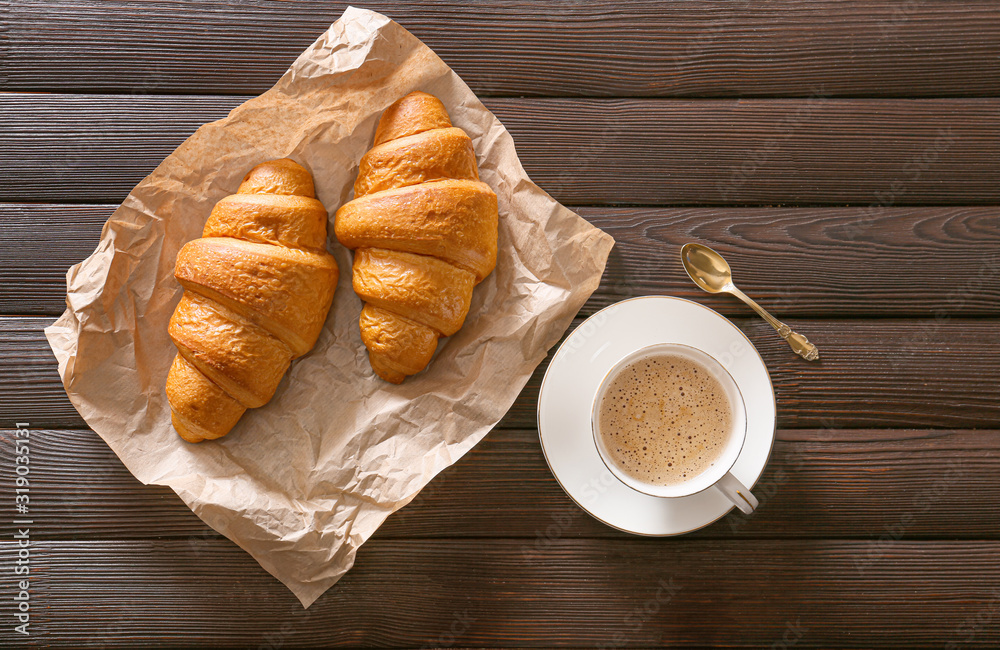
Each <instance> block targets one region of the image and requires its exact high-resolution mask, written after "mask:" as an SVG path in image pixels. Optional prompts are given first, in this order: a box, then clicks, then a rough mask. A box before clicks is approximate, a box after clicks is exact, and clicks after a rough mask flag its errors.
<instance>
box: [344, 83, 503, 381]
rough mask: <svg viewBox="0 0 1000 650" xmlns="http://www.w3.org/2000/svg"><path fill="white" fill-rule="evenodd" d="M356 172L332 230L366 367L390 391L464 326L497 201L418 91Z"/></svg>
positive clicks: (491, 254) (430, 99)
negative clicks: (347, 259)
mask: <svg viewBox="0 0 1000 650" xmlns="http://www.w3.org/2000/svg"><path fill="white" fill-rule="evenodd" d="M359 167H360V169H359V172H358V178H357V181H356V182H355V184H354V199H353V200H352V201H350V202H348V203H346V204H344V205H343V206H342V207H341V208H340V209H339V210H338V211H337V214H336V218H335V221H334V230H335V232H336V235H337V239H338V240H339V241H340V243H341V244H343V245H344V246H346V247H347V248H350V249H352V250H354V251H355V255H354V265H353V269H352V270H353V284H354V291H355V292H356V293H357V294H358V296H359V297H361V299H362V300H364V301H365V306H364V308H363V309H362V311H361V319H360V327H361V339H362V341H364V344H365V347H367V348H368V359H369V362H370V363H371V366H372V369H373V370H374V371H375V373H376V374H377V375H378V376H379V377H381V378H382V379H385V380H386V381H390V382H392V383H395V384H398V383H400V382H402V381H403V379H405V378H406V376H407V375H413V374H416V373H418V372H420V371H421V370H423V369H424V368H425V367H426V366H427V364H428V363H429V362H430V360H431V356H433V354H434V350H435V349H436V347H437V342H438V339H439V338H440V337H442V336H450V335H452V334H454V333H455V332H457V331H458V330H459V328H461V327H462V323H463V322H464V321H465V317H466V315H467V314H468V313H469V304H470V302H471V300H472V290H473V287H474V286H475V285H477V284H478V283H480V282H482V281H483V279H484V278H485V277H486V276H488V275H489V274H490V273H491V272H492V271H493V268H494V267H495V266H496V259H497V221H498V215H497V196H496V194H495V193H494V192H493V190H491V189H490V187H489V186H488V185H487V184H486V183H483V182H481V181H480V180H479V170H478V168H477V167H476V154H475V151H474V150H473V148H472V140H471V139H470V138H469V136H468V135H467V134H466V133H465V131H463V130H462V129H460V128H456V127H453V126H452V125H451V120H450V119H449V117H448V112H447V111H446V110H445V107H444V105H443V104H442V103H441V101H440V100H439V99H437V98H436V97H434V96H433V95H428V94H426V93H421V92H414V93H410V94H409V95H407V96H406V97H403V98H402V99H400V100H399V101H397V102H396V103H395V104H393V105H392V106H390V107H389V108H388V109H386V111H385V113H383V114H382V118H381V120H379V124H378V128H377V130H376V132H375V144H374V146H373V148H372V149H371V150H370V151H368V153H366V154H365V156H364V157H363V158H362V159H361V163H360V165H359Z"/></svg>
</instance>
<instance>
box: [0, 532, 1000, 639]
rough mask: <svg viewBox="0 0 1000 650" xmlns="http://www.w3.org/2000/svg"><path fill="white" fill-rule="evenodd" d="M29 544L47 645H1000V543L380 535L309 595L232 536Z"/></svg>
mask: <svg viewBox="0 0 1000 650" xmlns="http://www.w3.org/2000/svg"><path fill="white" fill-rule="evenodd" d="M16 552H17V545H16V542H13V541H6V540H5V541H3V542H2V543H0V556H2V557H3V561H4V563H5V564H6V565H8V566H10V565H11V563H13V562H14V554H15V553H16ZM30 552H31V563H32V569H33V573H32V579H31V585H30V594H31V595H30V598H31V601H30V602H31V613H32V619H31V625H32V627H31V631H32V634H33V635H34V636H32V637H31V638H30V640H32V641H34V640H36V639H44V642H45V643H46V644H52V645H78V644H80V643H82V642H83V641H84V640H85V641H86V642H87V643H100V644H102V645H111V646H124V647H135V646H137V645H149V644H156V645H168V646H179V645H199V646H203V645H211V646H213V647H215V646H226V647H229V646H233V647H306V646H309V647H315V646H317V645H321V646H330V645H350V646H359V645H397V646H408V647H415V646H419V645H422V644H427V645H429V646H433V647H439V646H449V645H452V644H459V645H462V646H496V645H523V646H545V647H553V646H594V645H604V646H607V645H611V646H619V645H624V644H626V643H628V644H634V645H643V646H691V645H699V646H702V645H712V646H715V645H726V646H750V647H758V648H759V647H772V646H773V644H775V643H778V644H781V643H782V642H783V641H782V639H783V637H784V641H785V642H786V643H787V642H789V641H796V642H801V646H802V647H831V646H832V647H866V648H871V647H907V648H913V647H929V646H930V645H932V644H933V645H935V646H937V647H940V646H942V645H945V644H947V643H949V642H955V643H959V642H960V643H962V644H963V647H964V644H965V643H966V642H972V643H973V645H975V646H979V647H990V646H993V647H995V646H996V644H997V643H1000V627H998V626H996V625H991V624H989V622H990V621H991V620H995V616H996V608H997V601H998V597H997V587H996V586H997V584H998V583H1000V568H998V567H997V563H996V558H997V555H998V553H1000V543H998V542H951V541H940V542H905V541H896V542H892V543H887V544H885V545H884V546H883V547H877V546H874V545H872V544H870V543H869V542H864V541H838V540H755V541H754V542H753V543H748V542H747V541H744V540H730V541H725V540H718V541H711V540H703V539H689V538H684V539H677V540H657V539H628V540H624V539H623V540H620V541H618V542H617V543H615V544H613V545H612V544H609V543H608V542H607V541H606V540H557V541H555V542H553V544H552V545H551V547H550V548H549V549H548V550H547V551H546V553H545V555H544V556H543V557H541V558H537V559H535V560H533V559H531V558H530V557H525V554H524V548H523V543H522V542H521V541H518V540H490V539H479V540H447V539H444V540H373V541H371V542H369V543H368V544H366V545H365V546H363V547H362V548H361V550H360V551H359V553H358V558H357V563H356V564H355V566H354V568H353V569H352V570H351V571H350V572H348V573H347V575H346V576H344V578H343V579H342V580H341V581H340V582H339V583H338V584H337V585H335V586H334V587H333V588H332V589H331V590H330V591H328V592H327V593H326V594H325V595H324V596H322V597H321V598H320V599H319V600H318V601H317V602H316V603H315V604H314V605H313V606H312V607H311V608H310V609H309V610H302V608H301V606H300V605H299V603H298V602H297V601H296V600H295V598H294V597H293V596H292V594H291V593H290V592H288V591H287V590H286V589H285V588H284V587H283V586H282V585H280V584H279V583H278V582H277V581H276V580H275V579H274V578H272V577H270V576H269V575H267V574H266V573H265V572H264V571H263V570H262V569H261V568H260V567H259V566H258V565H257V564H256V563H255V562H254V560H253V559H252V558H250V556H249V555H247V554H246V553H244V552H243V551H242V550H241V549H239V548H238V547H236V546H235V545H234V544H232V543H230V542H229V541H227V540H213V541H211V542H208V543H206V544H205V545H203V546H200V547H194V548H192V547H191V546H190V545H189V544H188V543H187V542H186V541H184V540H165V541H95V542H47V541H40V542H37V543H34V544H32V545H31V548H30ZM867 558H871V559H872V561H871V562H870V563H869V564H864V560H865V559H867ZM13 602H14V601H13V600H12V599H11V598H5V599H3V601H2V602H0V611H2V612H3V615H4V617H5V619H6V620H10V621H12V620H13V611H12V610H13ZM977 616H979V618H978V619H977ZM970 621H971V622H970ZM970 626H971V627H970ZM13 636H14V635H13V634H10V636H8V637H7V639H10V641H9V642H10V643H13V642H15V641H16V640H15V639H13V638H12V637H13ZM5 640H6V639H5ZM777 647H782V646H780V645H779V646H777Z"/></svg>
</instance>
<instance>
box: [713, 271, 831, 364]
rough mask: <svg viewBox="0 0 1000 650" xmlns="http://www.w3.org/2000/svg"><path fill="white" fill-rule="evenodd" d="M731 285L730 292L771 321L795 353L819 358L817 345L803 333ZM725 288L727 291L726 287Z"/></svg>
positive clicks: (804, 356)
mask: <svg viewBox="0 0 1000 650" xmlns="http://www.w3.org/2000/svg"><path fill="white" fill-rule="evenodd" d="M730 286H731V287H732V288H731V289H729V293H731V294H733V295H734V296H736V297H737V298H739V299H740V300H742V301H743V302H745V303H746V304H747V305H749V306H750V308H751V309H753V310H754V311H755V312H757V313H758V314H760V317H761V318H763V319H764V320H766V321H767V322H768V323H770V324H771V327H773V328H774V329H775V330H777V332H778V336H780V337H781V338H783V339H785V341H787V342H788V345H789V346H790V347H791V348H792V351H793V352H795V354H797V355H799V356H800V357H802V358H803V359H806V360H807V361H815V360H816V359H819V350H818V349H817V348H816V346H815V345H813V344H812V343H810V342H809V339H807V338H806V337H804V336H802V335H801V334H798V333H797V332H793V331H792V328H791V327H789V326H788V325H785V324H784V323H782V322H781V321H780V320H778V319H777V318H775V317H774V316H772V315H771V314H769V313H767V310H766V309H764V308H763V307H761V306H760V305H758V304H757V302H756V301H755V300H754V299H753V298H751V297H750V296H748V295H746V294H745V293H743V292H742V291H740V290H739V289H737V288H736V287H735V286H733V285H730ZM723 290H724V291H725V289H723Z"/></svg>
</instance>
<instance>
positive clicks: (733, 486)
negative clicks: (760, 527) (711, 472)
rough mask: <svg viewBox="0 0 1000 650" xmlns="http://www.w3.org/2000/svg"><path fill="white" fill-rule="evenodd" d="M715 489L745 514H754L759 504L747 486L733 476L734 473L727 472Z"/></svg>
mask: <svg viewBox="0 0 1000 650" xmlns="http://www.w3.org/2000/svg"><path fill="white" fill-rule="evenodd" d="M715 487H717V488H718V489H719V491H720V492H722V493H723V494H725V495H726V498H727V499H729V500H730V501H732V502H733V504H734V505H735V506H736V507H737V508H739V509H740V510H742V511H743V512H744V513H745V514H748V515H749V514H750V513H751V512H753V511H754V509H755V508H756V507H757V504H758V503H759V502H758V501H757V497H755V496H754V495H753V494H751V492H750V490H748V489H746V486H744V485H743V483H741V482H740V480H739V479H738V478H736V477H735V476H733V474H732V472H726V475H725V476H723V477H722V478H721V479H719V482H718V483H716V484H715Z"/></svg>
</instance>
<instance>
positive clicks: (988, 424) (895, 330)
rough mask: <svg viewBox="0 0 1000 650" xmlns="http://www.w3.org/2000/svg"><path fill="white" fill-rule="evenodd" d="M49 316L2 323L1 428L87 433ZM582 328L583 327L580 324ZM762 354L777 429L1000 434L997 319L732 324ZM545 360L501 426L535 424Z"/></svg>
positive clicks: (743, 321) (746, 321)
mask: <svg viewBox="0 0 1000 650" xmlns="http://www.w3.org/2000/svg"><path fill="white" fill-rule="evenodd" d="M49 322H50V319H47V318H16V317H8V318H0V423H3V422H14V421H19V422H24V421H27V422H31V423H32V425H33V426H37V427H45V428H69V429H72V428H84V427H85V426H86V424H85V423H84V422H83V421H82V420H81V419H80V417H79V415H77V414H76V411H75V410H74V409H73V406H72V405H71V404H70V403H69V400H68V398H67V397H66V395H65V393H64V392H63V389H62V384H61V382H60V381H59V377H58V374H57V373H56V362H55V357H53V356H52V353H51V351H50V350H49V347H48V344H47V342H46V341H45V340H44V337H43V335H42V328H43V327H44V326H45V325H47V324H48V323H49ZM576 322H577V323H578V322H579V321H576ZM733 322H734V323H735V324H736V325H737V326H738V327H740V328H741V329H742V330H743V331H744V332H745V333H746V335H747V336H748V337H749V338H750V340H751V341H752V342H753V344H754V345H755V346H756V348H757V349H758V350H759V352H760V354H761V356H762V357H763V359H764V361H765V363H766V364H767V367H768V369H769V371H770V374H771V382H772V383H773V384H774V389H775V394H776V396H777V402H778V426H779V427H780V428H788V429H802V428H816V427H822V428H849V429H860V428H882V427H904V428H919V429H933V428H962V429H965V428H985V429H993V428H1000V402H998V401H997V399H996V386H997V385H998V384H1000V366H998V364H997V363H996V359H997V358H998V357H1000V337H998V336H997V333H998V330H1000V325H998V322H997V321H996V320H988V319H958V318H951V317H949V316H948V315H947V314H945V315H944V316H943V318H942V319H941V320H938V319H922V320H908V319H907V320H904V319H887V320H823V321H819V320H796V319H789V320H788V321H787V322H788V324H789V326H791V327H792V328H793V329H795V330H797V331H799V332H801V333H803V334H805V335H806V336H808V337H809V338H810V340H812V341H813V342H814V343H816V344H817V345H818V346H819V348H820V350H821V353H822V354H821V358H820V360H819V361H818V362H815V363H809V362H806V361H804V360H802V359H800V358H799V357H797V356H795V355H794V354H792V353H791V351H790V350H789V349H788V346H787V344H786V343H785V342H784V341H782V340H781V339H780V338H778V337H777V335H776V334H775V333H774V331H773V330H772V329H771V328H770V326H768V325H767V324H765V323H764V322H763V321H762V320H760V319H756V318H755V319H734V321H733ZM547 365H548V360H546V361H543V362H542V364H541V365H540V366H539V368H538V369H537V370H536V371H535V373H534V375H532V377H531V379H530V380H529V381H528V384H527V386H525V388H524V391H523V392H522V393H521V396H520V397H519V398H518V400H517V401H516V402H515V403H514V405H513V406H512V407H511V409H510V411H509V412H508V414H507V416H506V417H505V418H504V419H503V420H502V421H501V423H500V425H499V426H501V427H503V428H511V429H526V428H531V427H534V426H535V411H536V400H537V396H538V389H539V385H540V382H541V377H542V375H543V373H544V371H545V369H546V367H547Z"/></svg>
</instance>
